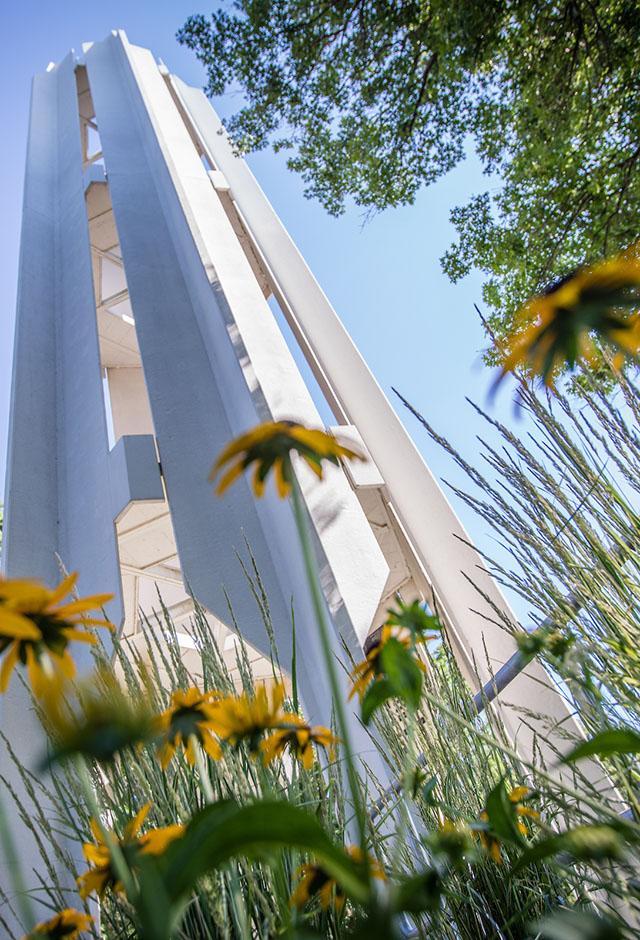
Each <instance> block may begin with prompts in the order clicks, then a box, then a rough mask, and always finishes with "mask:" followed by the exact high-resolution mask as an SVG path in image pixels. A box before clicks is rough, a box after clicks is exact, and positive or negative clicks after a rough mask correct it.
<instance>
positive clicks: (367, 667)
mask: <svg viewBox="0 0 640 940" xmlns="http://www.w3.org/2000/svg"><path fill="white" fill-rule="evenodd" d="M391 639H393V640H397V641H398V642H399V643H401V644H402V645H403V646H404V647H405V649H408V650H410V649H411V648H412V646H413V644H414V643H422V642H424V640H425V639H427V638H426V637H415V636H414V634H413V632H412V631H411V630H410V629H409V628H408V627H400V626H396V625H394V624H390V623H387V624H385V625H384V627H383V628H382V632H381V634H380V639H379V640H378V641H377V642H376V643H374V644H373V645H372V646H371V648H370V649H369V651H368V653H367V658H366V659H364V660H363V661H362V662H361V663H358V664H357V665H356V666H354V668H353V669H352V670H351V679H352V681H353V686H352V688H351V692H350V693H349V699H352V698H353V696H354V695H357V696H358V698H359V699H360V700H362V698H363V697H364V694H365V692H366V691H367V689H368V687H369V684H370V683H371V682H372V681H373V680H374V679H377V678H379V677H380V676H382V674H383V669H382V663H381V661H380V654H381V653H382V650H383V649H384V645H385V643H386V642H387V641H388V640H391ZM415 662H416V664H417V665H418V666H419V667H420V669H422V670H423V672H424V669H425V665H424V663H423V662H422V660H420V659H417V658H416V660H415Z"/></svg>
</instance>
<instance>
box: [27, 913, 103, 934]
mask: <svg viewBox="0 0 640 940" xmlns="http://www.w3.org/2000/svg"><path fill="white" fill-rule="evenodd" d="M92 923H93V917H90V916H89V915H88V914H83V913H82V912H81V911H76V910H74V909H73V908H71V907H68V908H66V910H64V911H60V913H59V914H56V915H55V917H52V918H51V919H50V920H45V921H42V923H40V924H36V926H35V927H34V928H33V930H32V931H31V933H30V934H29V936H28V937H24V940H36V938H40V940H74V938H75V937H79V936H80V934H81V933H82V931H83V930H88V929H89V927H90V926H91V924H92Z"/></svg>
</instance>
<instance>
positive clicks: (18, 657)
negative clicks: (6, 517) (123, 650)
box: [0, 574, 113, 695]
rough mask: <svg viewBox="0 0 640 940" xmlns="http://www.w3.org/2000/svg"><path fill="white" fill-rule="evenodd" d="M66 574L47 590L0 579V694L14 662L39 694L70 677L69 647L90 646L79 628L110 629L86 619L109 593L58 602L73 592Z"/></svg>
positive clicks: (92, 638)
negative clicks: (18, 664)
mask: <svg viewBox="0 0 640 940" xmlns="http://www.w3.org/2000/svg"><path fill="white" fill-rule="evenodd" d="M76 579H77V575H76V574H71V575H69V576H68V577H67V578H65V579H64V581H62V582H61V583H60V584H59V585H58V587H56V588H54V589H53V590H51V589H50V588H48V587H45V586H44V585H43V584H39V583H38V582H37V581H23V580H12V579H3V578H0V655H3V660H2V668H1V669H0V692H5V691H6V689H7V686H8V684H9V679H10V677H11V673H12V671H13V669H14V667H15V666H16V665H17V663H19V662H20V663H22V665H23V666H26V667H27V673H28V676H29V681H30V682H31V686H32V688H33V690H34V692H35V693H36V695H41V694H42V693H43V692H44V691H45V690H46V689H47V688H48V687H49V686H51V684H52V683H53V684H55V683H59V682H61V681H63V679H64V678H65V677H66V678H72V677H73V676H74V675H75V664H74V662H73V659H72V658H71V655H70V653H69V650H68V646H69V643H71V642H74V641H77V642H80V643H95V642H96V638H95V636H94V635H93V634H92V633H88V632H87V631H86V630H83V629H80V628H81V627H87V626H97V627H108V628H109V629H113V625H112V624H111V623H109V621H108V620H105V619H104V618H100V617H89V616H87V615H88V613H89V612H90V611H95V610H99V609H100V608H101V607H102V606H103V605H104V604H106V603H107V601H110V600H111V598H112V596H113V595H112V594H95V595H93V596H92V597H84V598H81V599H74V600H70V601H67V602H66V603H62V601H63V600H64V598H66V597H67V596H68V595H69V594H70V593H71V591H72V590H73V588H74V585H75V583H76Z"/></svg>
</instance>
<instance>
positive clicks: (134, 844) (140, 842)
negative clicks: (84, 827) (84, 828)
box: [77, 803, 184, 898]
mask: <svg viewBox="0 0 640 940" xmlns="http://www.w3.org/2000/svg"><path fill="white" fill-rule="evenodd" d="M150 809H151V803H145V805H144V806H143V807H142V809H141V810H140V811H139V812H138V813H137V814H136V815H135V816H134V818H133V819H132V820H131V821H130V822H128V823H127V825H126V826H125V829H124V835H123V838H122V839H119V838H118V836H117V835H116V834H115V833H114V832H111V833H110V834H111V836H112V837H113V838H114V839H115V840H116V841H117V843H118V845H119V846H120V849H121V851H122V854H123V855H124V858H125V861H126V862H127V864H128V865H129V867H135V864H136V860H137V858H138V857H139V856H140V855H162V853H163V852H164V851H165V849H166V848H167V846H168V845H169V844H170V843H171V842H173V841H174V840H175V839H178V838H180V836H181V835H182V833H183V832H184V826H182V825H173V826H163V827H161V828H159V829H150V830H149V832H145V833H144V834H143V835H141V836H139V835H138V833H139V832H140V829H141V828H142V825H143V823H144V821H145V819H146V818H147V816H148V814H149V810H150ZM90 825H91V831H92V833H93V837H94V839H95V840H96V841H95V843H93V842H85V844H84V845H83V847H82V851H83V854H84V857H85V858H86V860H87V861H88V862H89V865H90V866H91V868H89V870H88V871H86V872H85V873H84V874H83V875H80V877H79V878H78V879H77V881H78V888H79V890H80V897H81V898H86V897H88V896H89V895H90V894H92V892H94V891H96V892H97V893H98V894H99V895H100V896H102V895H103V894H104V892H105V891H106V890H107V888H112V889H113V890H114V891H122V883H121V882H120V881H119V880H118V877H117V875H116V874H115V872H114V870H113V868H112V866H111V853H110V851H109V846H108V844H107V843H106V841H105V838H104V836H103V834H102V830H101V829H100V826H98V824H97V822H96V821H95V819H92V820H91V823H90Z"/></svg>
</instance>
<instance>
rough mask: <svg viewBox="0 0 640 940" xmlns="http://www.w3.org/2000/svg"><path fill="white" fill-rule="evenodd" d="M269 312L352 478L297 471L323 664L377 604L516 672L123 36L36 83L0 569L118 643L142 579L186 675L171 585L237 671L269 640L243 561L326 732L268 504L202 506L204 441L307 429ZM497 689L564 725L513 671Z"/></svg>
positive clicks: (259, 210)
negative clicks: (318, 590) (160, 609)
mask: <svg viewBox="0 0 640 940" xmlns="http://www.w3.org/2000/svg"><path fill="white" fill-rule="evenodd" d="M275 304H277V305H279V307H280V309H281V311H282V314H283V315H284V317H285V319H286V321H287V322H288V324H289V326H290V328H291V330H292V331H293V334H294V336H295V339H296V340H297V342H298V343H299V346H300V348H301V350H302V352H303V354H304V356H305V357H306V360H307V362H308V363H309V366H310V368H311V370H312V372H313V374H314V375H315V378H316V379H317V382H318V383H319V386H320V388H321V389H322V392H323V393H324V395H325V397H326V400H327V403H328V406H329V408H330V409H331V410H332V412H333V414H334V416H335V422H334V423H335V425H336V426H339V430H340V432H341V434H342V435H343V436H345V437H350V438H351V439H352V440H353V441H355V442H357V443H358V445H359V446H360V447H361V448H363V449H364V450H365V452H367V453H368V454H369V457H370V459H369V462H368V463H367V464H365V465H363V466H353V467H346V466H345V467H344V468H340V469H335V470H333V471H332V472H331V473H330V474H329V475H328V479H327V481H326V482H324V483H322V484H319V483H318V481H317V480H316V479H315V477H313V475H312V474H311V473H310V472H305V470H304V468H300V469H299V481H300V485H301V488H302V491H303V495H304V500H305V502H306V507H307V509H308V513H309V518H310V520H311V522H312V526H313V529H314V531H315V534H316V548H317V554H318V561H319V565H320V568H321V574H322V583H323V586H324V590H325V596H326V600H327V607H328V610H329V612H330V615H331V619H332V622H333V624H334V627H335V631H336V648H338V637H339V636H342V638H343V639H344V640H345V641H346V642H347V644H348V646H349V647H350V648H351V649H352V650H353V651H354V653H355V654H356V655H359V652H358V651H359V647H360V646H361V644H362V642H363V641H364V640H365V638H366V636H367V634H368V633H369V632H370V631H371V630H372V629H375V628H376V627H377V626H379V625H380V623H381V621H382V619H383V616H384V611H385V609H386V607H387V606H389V605H390V603H391V602H392V601H393V597H394V594H395V592H400V593H401V594H402V596H403V597H404V598H405V599H407V600H411V599H413V598H415V597H421V598H424V600H426V601H428V602H429V603H430V604H432V605H433V604H434V603H436V604H437V607H438V610H439V611H440V612H441V614H442V617H443V618H444V622H445V624H446V628H447V630H448V632H449V636H450V639H451V642H452V644H453V647H454V649H455V650H456V653H457V655H458V658H459V661H460V664H461V666H462V668H463V670H464V672H465V674H466V675H467V677H468V678H469V680H470V682H471V683H472V685H474V686H475V687H478V686H479V685H482V684H483V683H485V682H486V681H487V680H489V678H490V672H491V670H493V671H496V670H497V669H498V668H499V667H500V666H502V665H503V664H504V662H505V661H506V660H507V659H508V658H509V657H510V656H511V655H512V653H513V651H514V644H513V641H512V639H511V638H510V637H509V635H508V634H507V633H505V631H504V630H503V629H502V628H501V627H500V626H499V625H498V623H497V620H498V618H497V617H496V614H495V611H496V610H503V611H507V612H508V608H507V605H506V603H505V600H504V598H503V597H502V595H501V594H500V592H499V590H498V588H497V586H496V585H495V583H494V582H493V581H492V579H491V578H490V577H489V575H488V573H487V572H486V570H485V569H484V567H483V565H482V563H481V561H480V558H479V556H478V555H477V553H476V552H475V551H474V550H473V549H472V548H471V547H470V546H469V545H468V540H467V537H466V535H465V533H464V531H463V529H462V528H461V525H460V523H459V521H458V520H457V518H456V516H455V514H454V513H453V511H452V510H451V508H450V506H449V504H448V503H447V501H446V499H445V498H444V496H443V494H442V492H441V490H440V488H439V487H438V485H437V483H436V482H435V481H434V479H433V477H432V475H431V473H430V472H429V470H428V468H427V467H426V465H425V463H424V461H423V460H422V458H421V456H420V455H419V453H418V451H417V450H416V448H415V447H414V445H413V443H412V441H411V440H410V438H409V436H408V435H407V433H406V431H405V429H404V427H403V426H402V424H401V422H400V421H399V419H398V417H397V416H396V414H395V412H394V411H393V409H392V408H391V406H390V404H389V402H388V401H387V399H386V398H385V396H384V394H383V392H382V391H381V389H380V388H379V386H378V385H377V383H376V381H375V379H374V378H373V376H372V375H371V373H370V372H369V370H368V368H367V366H366V364H365V363H364V361H363V360H362V358H361V356H360V354H359V353H358V350H357V349H356V347H355V345H354V343H353V341H352V340H351V338H350V337H349V335H348V333H347V332H346V330H345V329H344V327H343V325H342V323H341V322H340V320H339V319H338V316H337V315H336V313H335V312H334V310H333V309H332V307H331V305H330V304H329V302H328V300H327V299H326V297H325V296H324V294H323V293H322V290H321V289H320V287H319V286H318V284H317V283H316V281H315V280H314V277H313V275H312V274H311V272H310V270H309V269H308V267H307V265H306V264H305V262H304V260H303V258H302V257H301V256H300V254H299V253H298V251H297V249H296V247H295V245H294V244H293V242H292V241H291V239H290V237H289V236H288V234H287V232H286V230H285V229H284V227H283V225H282V223H281V222H280V220H279V218H278V216H277V215H276V213H275V212H274V210H273V209H272V207H271V206H270V204H269V202H268V200H267V199H266V197H265V195H264V194H263V192H262V191H261V189H260V187H259V185H258V183H257V182H256V180H255V179H254V177H253V175H252V174H251V171H250V170H249V168H248V166H247V165H246V163H245V162H244V161H243V160H242V159H240V158H238V157H237V156H235V155H234V153H233V151H232V148H231V147H230V145H229V143H228V141H227V138H226V137H225V135H224V133H223V131H222V128H221V125H220V122H219V120H218V118H217V117H216V115H215V113H214V111H213V109H212V108H211V105H210V103H209V102H208V100H207V99H206V97H205V96H204V94H203V93H202V92H201V91H200V90H198V89H195V88H191V87H189V86H187V85H185V84H184V83H183V82H182V81H181V80H180V79H179V78H176V77H175V76H173V75H170V74H169V73H168V71H167V70H166V68H165V67H164V66H162V65H159V64H158V63H157V62H156V60H155V59H154V57H153V56H152V54H151V53H150V52H149V51H148V50H146V49H142V48H139V47H137V46H133V45H131V44H130V43H129V42H128V40H127V38H126V36H125V35H124V33H122V32H114V33H113V34H112V35H110V36H108V37H107V38H106V39H105V40H104V41H103V42H100V43H95V44H89V45H87V46H86V47H85V48H84V50H83V56H82V57H81V58H77V57H75V56H74V55H73V54H70V55H69V56H68V57H67V58H66V59H65V60H64V61H63V62H61V63H60V64H59V65H56V66H51V67H50V68H49V69H48V70H47V72H46V73H44V74H41V75H38V76H37V77H36V78H35V80H34V85H33V97H32V108H31V125H30V131H29V147H28V156H27V168H26V182H25V197H24V219H23V231H22V250H21V262H20V289H19V299H18V315H17V327H16V339H15V362H14V379H13V391H12V412H11V426H10V444H9V458H8V475H7V493H6V515H5V522H6V527H5V545H4V549H3V564H4V570H5V574H6V575H7V576H9V577H28V576H31V577H33V576H35V577H39V578H42V579H44V580H45V581H46V582H48V583H50V584H53V583H56V582H57V581H58V580H59V574H60V573H59V568H58V562H57V560H56V555H57V556H59V558H60V559H61V561H62V563H63V564H64V566H65V567H66V568H67V569H68V570H78V571H79V572H80V581H79V589H80V592H81V593H83V594H84V593H92V592H94V591H112V592H113V593H114V595H115V600H114V601H113V602H112V604H111V606H110V610H109V614H110V616H111V618H112V620H113V621H114V622H115V623H117V624H119V625H122V627H123V629H124V630H125V631H126V632H127V633H130V634H132V635H133V636H134V637H135V634H136V631H137V630H138V622H137V621H138V609H139V607H142V608H143V609H144V608H147V609H149V608H150V607H151V606H152V605H153V603H154V599H155V584H157V585H158V586H159V587H160V590H161V592H162V594H163V596H164V599H165V601H166V603H167V604H168V606H169V608H170V610H171V612H172V614H173V615H174V618H175V619H176V620H177V621H178V622H180V621H183V622H184V624H185V625H184V634H183V635H184V637H185V655H189V653H188V647H189V642H188V640H189V638H188V618H189V614H190V612H191V610H192V602H191V599H190V596H189V594H188V592H187V591H186V590H185V586H184V585H186V584H188V585H189V589H190V591H191V592H192V593H193V594H194V595H195V597H197V599H198V600H199V602H200V603H201V604H203V605H204V607H205V608H206V609H207V610H208V611H209V612H210V614H211V625H212V629H214V630H216V631H218V638H219V639H221V640H222V641H223V645H224V640H225V638H228V637H229V631H228V627H227V626H226V624H228V622H229V615H228V609H227V601H226V597H225V592H226V594H228V595H229V597H230V599H231V603H232V605H233V608H234V613H235V616H236V618H237V621H238V622H239V624H240V625H241V627H242V629H243V631H244V632H245V635H246V637H247V639H248V640H249V642H250V643H251V644H252V645H253V647H255V649H256V651H257V652H256V656H257V655H258V654H259V653H260V652H264V653H268V641H267V637H266V635H265V631H264V627H263V624H262V620H261V617H260V614H259V611H258V609H257V606H256V604H255V601H254V599H253V597H252V596H251V592H250V591H249V589H248V586H247V583H246V581H245V578H244V575H243V574H242V571H241V569H240V566H239V564H238V561H237V558H236V554H235V553H236V550H238V551H240V552H245V540H246V543H248V544H249V545H250V546H251V550H252V552H253V554H254V556H255V558H256V561H257V566H258V568H259V570H260V573H261V577H262V580H263V583H264V585H265V588H266V592H267V595H268V598H269V604H270V609H271V615H272V619H273V624H274V628H275V633H276V638H277V642H278V645H279V652H280V657H281V661H282V662H283V664H285V663H287V662H290V655H291V618H290V608H291V599H292V598H293V602H294V606H295V610H296V625H297V633H298V642H299V647H300V650H299V652H300V655H299V656H298V664H299V667H298V668H299V684H300V690H301V694H302V697H303V700H304V704H305V708H306V710H307V712H308V713H309V714H310V716H311V717H312V718H313V719H315V720H320V721H322V722H324V723H326V722H327V721H328V720H329V709H330V696H329V694H328V688H327V684H326V680H325V677H324V672H323V670H322V669H321V668H319V661H320V656H319V645H318V640H317V636H316V633H315V628H314V619H313V616H312V613H311V608H310V602H309V598H308V596H307V591H306V586H305V581H304V577H303V572H302V567H301V560H300V556H299V550H298V547H297V541H296V535H295V530H294V523H293V517H292V514H291V510H290V507H289V505H288V504H287V503H284V502H281V501H279V500H278V499H277V498H276V497H275V494H274V493H273V492H271V491H270V492H269V494H268V496H267V497H266V498H265V499H263V500H260V501H256V500H255V499H254V498H253V496H252V493H251V491H250V488H249V485H248V483H247V481H246V480H242V481H239V482H238V483H237V485H235V486H234V487H233V488H232V489H231V490H230V491H229V493H228V495H226V496H225V498H223V499H216V498H215V497H214V495H213V493H212V487H211V485H210V484H209V483H208V482H207V474H208V471H209V469H210V467H211V464H212V461H213V459H214V458H215V456H216V455H217V454H218V453H219V451H220V450H221V448H222V447H223V445H224V444H226V443H227V442H228V441H229V440H230V439H231V438H233V437H235V436H236V435H238V434H239V433H241V432H243V431H245V430H247V429H248V428H249V427H251V426H253V425H254V424H256V423H257V422H258V421H263V420H268V419H279V418H293V419H297V420H300V421H302V422H303V423H305V424H307V425H314V426H319V425H321V423H322V422H321V419H320V415H319V413H318V411H317V409H316V407H315V405H314V402H313V400H312V397H311V394H310V392H309V390H308V388H307V386H306V384H305V382H304V380H303V378H302V376H301V374H300V372H299V370H298V368H297V366H296V364H295V361H294V358H293V357H292V355H291V353H290V351H289V348H288V346H287V343H286V341H285V338H284V336H283V334H282V332H281V330H280V328H279V326H278V321H277V318H276V317H275V315H274V306H275ZM270 489H271V488H270ZM469 579H471V580H472V581H474V582H475V584H476V585H477V587H478V588H479V591H478V590H477V589H476V588H474V587H473V586H472V584H471V583H470V580H469ZM180 630H182V627H180ZM228 645H230V644H228ZM487 657H488V661H487ZM510 692H511V694H510V696H509V698H510V700H511V701H517V700H519V701H520V702H521V703H523V704H525V705H527V704H529V705H531V706H532V707H534V708H535V710H536V711H538V712H546V713H547V714H549V715H550V716H551V717H552V719H553V720H555V721H559V722H562V723H564V725H565V727H566V726H567V724H571V723H572V721H573V719H572V718H571V716H570V713H569V711H568V710H567V708H566V707H565V705H564V703H563V701H562V699H561V698H560V697H559V696H558V695H557V694H556V693H555V692H553V691H550V690H549V689H548V683H547V677H546V674H545V673H544V671H543V670H542V668H541V667H540V666H539V665H537V664H532V665H531V666H530V667H529V668H528V669H527V671H526V672H525V673H522V674H520V675H519V677H518V678H517V679H515V681H514V682H513V684H512V686H511V687H510ZM1 708H2V727H3V730H4V731H5V733H7V734H8V735H9V736H10V737H11V738H12V739H14V740H17V744H18V746H17V751H18V753H19V754H20V756H21V757H22V758H23V759H24V760H26V761H27V762H30V761H31V760H32V758H33V750H34V748H35V744H34V743H33V740H34V739H33V735H34V734H35V732H34V731H33V730H32V728H33V723H32V722H31V720H30V718H29V716H28V714H27V713H26V711H25V697H24V693H23V692H22V690H21V688H20V685H19V683H18V682H15V681H14V682H13V684H12V689H11V693H10V695H9V696H8V697H7V698H6V699H5V700H4V701H3V702H2V705H1ZM503 717H504V718H505V720H506V721H507V723H508V725H509V727H510V730H511V731H512V733H513V736H514V738H515V737H516V734H517V737H518V742H519V746H520V747H522V748H524V749H525V750H526V749H528V747H529V742H530V740H531V733H532V732H531V730H530V729H529V728H528V727H524V726H523V727H521V728H520V729H519V730H518V725H519V718H518V716H517V714H516V713H515V712H513V711H510V710H509V709H505V710H504V714H503ZM354 729H355V733H356V735H357V738H358V742H359V746H360V747H361V748H362V749H363V750H364V749H367V752H368V756H369V751H370V744H369V743H368V741H367V738H366V736H365V735H364V734H363V733H362V732H361V729H360V728H359V726H358V724H357V722H354ZM2 764H3V768H2V769H3V772H8V773H10V774H11V771H10V770H7V769H6V768H7V761H6V760H4V761H3V762H2ZM25 844H26V843H25ZM4 883H5V885H6V882H4Z"/></svg>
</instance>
